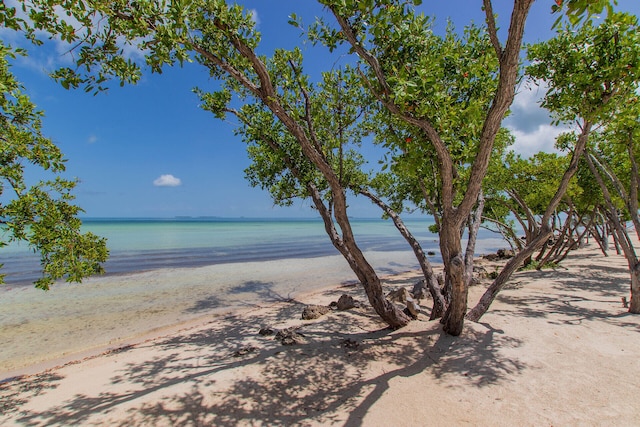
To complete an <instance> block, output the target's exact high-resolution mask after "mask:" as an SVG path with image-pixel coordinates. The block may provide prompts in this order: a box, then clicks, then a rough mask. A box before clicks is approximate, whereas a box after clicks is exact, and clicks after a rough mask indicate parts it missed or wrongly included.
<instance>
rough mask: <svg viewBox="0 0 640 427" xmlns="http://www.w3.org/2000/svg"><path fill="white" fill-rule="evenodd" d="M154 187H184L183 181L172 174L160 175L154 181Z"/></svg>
mask: <svg viewBox="0 0 640 427" xmlns="http://www.w3.org/2000/svg"><path fill="white" fill-rule="evenodd" d="M153 185H155V186H156V187H178V186H180V185H182V180H180V178H176V177H175V176H173V175H171V174H166V175H160V176H159V177H158V178H156V179H155V180H154V181H153Z"/></svg>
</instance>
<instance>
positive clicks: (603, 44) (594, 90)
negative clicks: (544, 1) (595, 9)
mask: <svg viewBox="0 0 640 427" xmlns="http://www.w3.org/2000/svg"><path fill="white" fill-rule="evenodd" d="M639 42H640V36H638V23H637V18H636V17H634V16H631V15H628V14H613V15H611V16H609V17H608V18H607V19H606V20H605V21H604V22H603V23H602V24H601V25H599V26H597V27H595V26H593V24H591V23H586V24H585V25H584V26H583V27H582V28H581V29H580V30H579V31H574V30H573V29H571V28H568V27H567V28H565V29H563V30H561V31H560V32H559V33H558V35H557V36H556V37H555V38H553V39H551V40H548V41H546V42H543V43H539V44H536V45H532V46H530V47H529V49H528V59H529V60H530V61H531V62H532V64H531V65H530V66H528V67H527V73H528V74H529V75H530V76H531V77H532V78H534V79H539V80H540V81H544V82H545V83H546V84H547V86H548V91H547V95H546V96H545V99H544V101H543V103H542V106H543V107H545V108H546V109H548V110H549V111H550V112H551V113H552V114H553V115H554V118H555V120H556V123H560V122H564V123H573V122H574V121H575V119H576V117H580V118H582V119H584V120H585V121H588V122H590V123H593V124H595V123H606V122H607V121H608V119H609V118H611V117H613V116H614V115H615V114H616V113H617V110H618V109H619V106H621V105H623V103H624V102H626V101H628V100H629V97H633V96H636V95H634V92H635V90H636V88H637V81H638V76H637V73H638V70H640V55H638V52H637V46H638V43H639Z"/></svg>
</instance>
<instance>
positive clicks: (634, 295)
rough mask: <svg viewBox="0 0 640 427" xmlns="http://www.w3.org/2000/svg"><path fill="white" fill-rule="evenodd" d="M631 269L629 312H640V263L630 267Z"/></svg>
mask: <svg viewBox="0 0 640 427" xmlns="http://www.w3.org/2000/svg"><path fill="white" fill-rule="evenodd" d="M630 271H631V301H630V302H629V313H633V314H640V263H636V265H635V266H634V267H633V268H631V269H630Z"/></svg>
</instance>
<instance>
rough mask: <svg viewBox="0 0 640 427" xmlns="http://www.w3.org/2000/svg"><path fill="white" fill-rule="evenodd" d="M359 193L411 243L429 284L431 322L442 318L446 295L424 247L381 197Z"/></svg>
mask: <svg viewBox="0 0 640 427" xmlns="http://www.w3.org/2000/svg"><path fill="white" fill-rule="evenodd" d="M358 192H359V193H360V194H362V195H363V196H365V197H367V198H369V199H370V200H371V201H372V202H373V203H375V204H376V205H378V207H380V209H382V210H383V211H384V212H385V213H386V214H387V215H389V218H391V220H392V221H393V224H394V225H395V226H396V228H397V229H398V231H399V232H400V234H401V235H402V237H404V239H405V240H406V241H407V242H408V243H409V246H411V249H412V250H413V253H414V255H415V256H416V259H417V260H418V264H419V265H420V269H421V270H422V274H423V276H424V280H425V283H426V284H427V289H428V290H429V293H430V294H431V297H432V298H433V308H432V309H431V316H430V320H434V319H438V318H440V317H442V315H443V314H444V311H445V309H446V305H447V304H446V301H445V298H444V295H443V294H442V290H441V289H440V286H439V285H438V282H437V281H436V278H435V275H434V274H433V268H432V267H431V263H430V262H429V260H428V259H427V256H426V255H425V253H424V251H423V250H422V246H421V245H420V242H418V240H417V239H416V238H415V237H414V236H413V234H411V232H410V231H409V229H408V228H407V227H406V226H405V225H404V222H403V221H402V218H400V215H398V213H397V212H396V211H394V210H393V209H391V207H390V206H388V205H387V204H386V203H384V202H383V201H382V200H381V199H380V198H379V197H377V196H375V195H374V194H372V193H371V192H369V191H367V190H365V189H359V190H358Z"/></svg>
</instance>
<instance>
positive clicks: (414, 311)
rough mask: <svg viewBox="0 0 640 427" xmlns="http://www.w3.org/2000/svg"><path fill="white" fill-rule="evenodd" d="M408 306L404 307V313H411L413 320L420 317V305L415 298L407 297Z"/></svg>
mask: <svg viewBox="0 0 640 427" xmlns="http://www.w3.org/2000/svg"><path fill="white" fill-rule="evenodd" d="M406 304H407V308H405V309H404V313H405V314H407V315H409V317H411V318H412V319H413V320H415V319H417V318H418V314H420V305H419V304H418V303H417V302H415V301H414V299H413V298H411V297H409V298H407V302H406Z"/></svg>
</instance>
